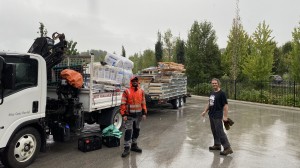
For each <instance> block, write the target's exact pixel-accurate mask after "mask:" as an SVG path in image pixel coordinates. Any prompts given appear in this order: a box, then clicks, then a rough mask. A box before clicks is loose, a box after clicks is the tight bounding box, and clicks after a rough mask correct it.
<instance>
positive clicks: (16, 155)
mask: <svg viewBox="0 0 300 168" xmlns="http://www.w3.org/2000/svg"><path fill="white" fill-rule="evenodd" d="M40 148H41V136H40V134H39V132H38V131H37V130H36V129H35V128H33V127H27V128H24V129H21V130H20V131H19V132H17V133H16V134H15V135H14V136H13V138H12V139H11V141H10V143H9V144H8V145H7V148H6V149H5V150H4V154H3V156H2V157H1V158H2V163H3V164H4V165H5V166H7V167H27V166H28V165H30V164H31V163H32V162H33V161H34V160H35V159H36V157H37V154H38V153H39V151H40Z"/></svg>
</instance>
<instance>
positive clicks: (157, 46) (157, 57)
mask: <svg viewBox="0 0 300 168" xmlns="http://www.w3.org/2000/svg"><path fill="white" fill-rule="evenodd" d="M162 46H163V43H162V41H161V33H160V32H159V31H158V33H157V42H156V44H155V60H156V65H157V64H158V62H161V61H162V58H163V47H162Z"/></svg>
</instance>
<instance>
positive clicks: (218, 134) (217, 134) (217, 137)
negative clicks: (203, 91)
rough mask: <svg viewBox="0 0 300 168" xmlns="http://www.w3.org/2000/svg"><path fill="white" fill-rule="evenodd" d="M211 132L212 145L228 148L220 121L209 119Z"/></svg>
mask: <svg viewBox="0 0 300 168" xmlns="http://www.w3.org/2000/svg"><path fill="white" fill-rule="evenodd" d="M209 120H210V127H211V132H212V134H213V137H214V143H215V144H214V145H222V146H223V147H224V149H226V148H228V147H230V143H229V141H228V138H227V135H226V134H225V132H224V128H223V121H222V119H214V118H211V117H209Z"/></svg>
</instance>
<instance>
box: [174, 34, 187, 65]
mask: <svg viewBox="0 0 300 168" xmlns="http://www.w3.org/2000/svg"><path fill="white" fill-rule="evenodd" d="M175 54H176V60H175V62H177V63H180V64H184V60H185V58H184V57H185V44H184V41H183V40H181V39H180V38H178V39H177V40H176V45H175Z"/></svg>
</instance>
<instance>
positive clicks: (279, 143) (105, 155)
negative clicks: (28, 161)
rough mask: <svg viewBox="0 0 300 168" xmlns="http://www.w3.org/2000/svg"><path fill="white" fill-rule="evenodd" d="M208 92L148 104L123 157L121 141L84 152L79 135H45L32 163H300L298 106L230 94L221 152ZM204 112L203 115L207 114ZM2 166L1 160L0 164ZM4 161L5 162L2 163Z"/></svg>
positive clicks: (248, 166) (129, 167) (88, 166)
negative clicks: (60, 138)
mask: <svg viewBox="0 0 300 168" xmlns="http://www.w3.org/2000/svg"><path fill="white" fill-rule="evenodd" d="M206 103H207V98H205V97H198V96H192V97H191V98H188V99H187V103H186V104H185V105H184V106H183V107H182V108H180V109H172V107H171V106H161V107H156V108H152V109H149V112H148V116H147V120H145V121H143V122H142V126H141V127H142V128H141V133H140V137H139V139H138V142H139V146H140V147H141V148H142V149H143V153H142V154H140V153H134V152H131V154H130V155H129V157H127V158H122V157H121V153H122V151H123V145H122V143H123V139H121V146H120V147H113V148H108V147H106V146H103V147H102V149H99V150H95V151H92V152H86V153H83V152H81V151H79V150H78V149H77V139H78V137H73V138H72V140H71V141H70V142H65V143H56V142H53V141H51V140H50V141H48V146H47V152H46V153H40V154H39V156H38V158H37V159H36V161H35V162H34V163H33V164H32V165H30V166H29V167H30V168H53V167H55V168H102V167H103V168H120V167H121V168H122V167H123V168H199V167H201V168H206V167H209V168H218V167H225V168H226V167H231V168H252V167H253V168H260V167H262V168H266V167H272V168H295V167H300V166H299V165H300V109H299V108H289V107H281V106H270V105H262V104H255V103H247V102H239V101H233V100H229V117H230V118H231V119H232V120H234V122H235V124H234V125H233V126H232V127H231V128H230V130H228V131H227V135H228V138H229V141H230V143H231V145H232V149H233V151H234V153H233V154H231V155H228V156H220V154H219V151H213V152H212V151H209V150H208V147H209V146H211V145H213V138H212V134H211V131H210V125H209V120H208V118H206V119H205V120H204V119H203V118H202V117H201V116H200V113H201V112H202V111H203V109H204V106H205V105H206ZM206 117H207V116H206ZM0 167H1V166H0ZM2 167H3V166H2Z"/></svg>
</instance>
